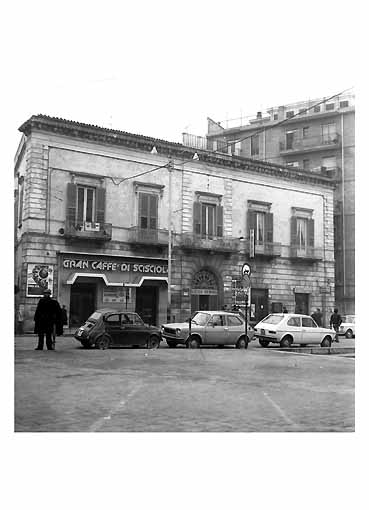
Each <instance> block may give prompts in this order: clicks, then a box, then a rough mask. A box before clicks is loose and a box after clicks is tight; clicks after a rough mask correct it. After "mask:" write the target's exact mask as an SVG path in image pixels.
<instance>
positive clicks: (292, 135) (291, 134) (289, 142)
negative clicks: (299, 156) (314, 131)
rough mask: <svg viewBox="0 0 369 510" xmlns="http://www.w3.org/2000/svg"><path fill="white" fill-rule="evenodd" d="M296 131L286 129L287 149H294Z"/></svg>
mask: <svg viewBox="0 0 369 510" xmlns="http://www.w3.org/2000/svg"><path fill="white" fill-rule="evenodd" d="M295 133H296V132H295V131H286V150H290V149H293V141H294V138H295Z"/></svg>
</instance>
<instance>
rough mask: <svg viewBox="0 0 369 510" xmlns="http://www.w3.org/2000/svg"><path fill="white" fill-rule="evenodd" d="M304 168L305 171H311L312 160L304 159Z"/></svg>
mask: <svg viewBox="0 0 369 510" xmlns="http://www.w3.org/2000/svg"><path fill="white" fill-rule="evenodd" d="M302 167H303V169H304V170H309V169H310V159H304V160H303V161H302Z"/></svg>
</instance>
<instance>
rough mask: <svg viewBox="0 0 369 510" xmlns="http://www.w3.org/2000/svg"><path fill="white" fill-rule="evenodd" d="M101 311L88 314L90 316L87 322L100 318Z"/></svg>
mask: <svg viewBox="0 0 369 510" xmlns="http://www.w3.org/2000/svg"><path fill="white" fill-rule="evenodd" d="M101 315H102V314H101V313H100V312H94V313H93V314H92V315H90V317H89V318H88V319H87V321H88V322H96V321H98V320H99V319H100V317H101Z"/></svg>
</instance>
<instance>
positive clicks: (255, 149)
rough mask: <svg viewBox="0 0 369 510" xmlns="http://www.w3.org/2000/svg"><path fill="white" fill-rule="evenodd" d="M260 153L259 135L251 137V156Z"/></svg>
mask: <svg viewBox="0 0 369 510" xmlns="http://www.w3.org/2000/svg"><path fill="white" fill-rule="evenodd" d="M258 154H259V135H255V136H252V137H251V156H258Z"/></svg>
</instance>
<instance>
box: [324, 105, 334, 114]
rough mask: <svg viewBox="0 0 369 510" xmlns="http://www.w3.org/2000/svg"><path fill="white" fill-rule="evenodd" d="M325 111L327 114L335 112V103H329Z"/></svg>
mask: <svg viewBox="0 0 369 510" xmlns="http://www.w3.org/2000/svg"><path fill="white" fill-rule="evenodd" d="M325 110H326V111H327V112H329V111H332V110H334V103H327V104H326V105H325Z"/></svg>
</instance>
